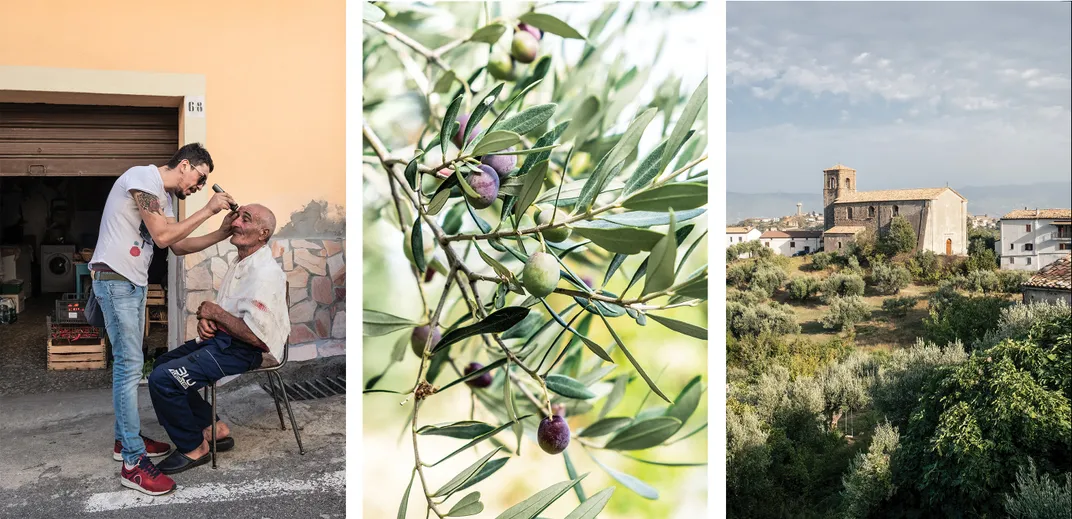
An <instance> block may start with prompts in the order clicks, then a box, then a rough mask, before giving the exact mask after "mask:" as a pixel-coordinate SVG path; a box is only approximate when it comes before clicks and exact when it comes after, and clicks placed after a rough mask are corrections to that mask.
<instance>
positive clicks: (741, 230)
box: [726, 227, 752, 234]
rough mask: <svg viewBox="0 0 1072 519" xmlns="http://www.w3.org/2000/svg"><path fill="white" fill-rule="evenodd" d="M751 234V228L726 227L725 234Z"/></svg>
mask: <svg viewBox="0 0 1072 519" xmlns="http://www.w3.org/2000/svg"><path fill="white" fill-rule="evenodd" d="M750 232H752V228H751V227H726V234H748V233H750Z"/></svg>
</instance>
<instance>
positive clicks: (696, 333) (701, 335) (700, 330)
mask: <svg viewBox="0 0 1072 519" xmlns="http://www.w3.org/2000/svg"><path fill="white" fill-rule="evenodd" d="M646 315H647V316H648V317H650V318H652V319H653V320H654V321H655V322H657V323H659V324H661V325H663V326H665V327H667V328H669V329H671V330H673V331H675V332H678V333H681V334H685V335H688V336H689V337H695V338H697V339H701V340H705V341H706V340H707V328H704V327H702V326H696V325H695V324H692V323H686V322H684V321H678V320H677V319H671V318H669V317H662V316H659V315H655V314H652V313H648V314H646Z"/></svg>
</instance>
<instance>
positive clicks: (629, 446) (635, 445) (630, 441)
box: [603, 416, 681, 451]
mask: <svg viewBox="0 0 1072 519" xmlns="http://www.w3.org/2000/svg"><path fill="white" fill-rule="evenodd" d="M680 428H681V420H679V419H677V418H674V417H672V416H660V417H657V418H650V419H647V420H640V421H637V422H635V423H633V424H632V425H629V426H627V427H625V428H624V429H622V430H620V431H618V432H617V433H616V434H615V435H614V436H613V437H612V438H611V439H610V441H608V442H607V444H606V445H604V446H603V448H605V449H611V450H621V451H634V450H641V449H650V448H652V447H655V446H656V445H659V444H660V443H662V442H664V441H666V440H668V439H670V437H671V436H673V435H674V433H676V432H677V431H678V429H680Z"/></svg>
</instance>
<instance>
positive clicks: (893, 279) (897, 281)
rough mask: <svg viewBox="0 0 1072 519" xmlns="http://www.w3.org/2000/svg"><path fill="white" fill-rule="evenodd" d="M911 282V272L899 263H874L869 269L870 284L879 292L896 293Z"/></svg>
mask: <svg viewBox="0 0 1072 519" xmlns="http://www.w3.org/2000/svg"><path fill="white" fill-rule="evenodd" d="M911 282H912V274H910V273H909V272H908V269H906V268H904V267H902V266H900V265H894V266H890V265H875V267H874V268H873V269H871V285H872V286H874V287H875V290H877V291H878V292H879V293H880V294H896V293H898V292H900V291H901V289H903V288H905V287H907V286H908V284H909V283H911Z"/></svg>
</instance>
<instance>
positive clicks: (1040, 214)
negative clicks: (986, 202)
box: [1001, 209, 1072, 220]
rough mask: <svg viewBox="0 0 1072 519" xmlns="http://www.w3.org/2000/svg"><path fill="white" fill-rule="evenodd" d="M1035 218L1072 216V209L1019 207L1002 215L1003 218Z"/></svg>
mask: <svg viewBox="0 0 1072 519" xmlns="http://www.w3.org/2000/svg"><path fill="white" fill-rule="evenodd" d="M1035 218H1072V209H1017V210H1015V211H1012V212H1010V213H1009V214H1007V215H1005V216H1002V217H1001V219H1002V220H1034V219H1035Z"/></svg>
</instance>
